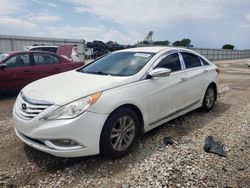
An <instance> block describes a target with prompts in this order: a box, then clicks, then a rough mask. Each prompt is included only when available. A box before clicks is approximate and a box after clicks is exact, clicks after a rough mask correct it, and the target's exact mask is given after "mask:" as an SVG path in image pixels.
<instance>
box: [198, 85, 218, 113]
mask: <svg viewBox="0 0 250 188" xmlns="http://www.w3.org/2000/svg"><path fill="white" fill-rule="evenodd" d="M215 100H216V90H215V88H214V87H213V86H212V85H210V86H209V87H208V88H207V91H206V93H205V96H204V99H203V103H202V107H201V110H202V111H203V112H208V111H210V110H212V109H213V107H214V103H215Z"/></svg>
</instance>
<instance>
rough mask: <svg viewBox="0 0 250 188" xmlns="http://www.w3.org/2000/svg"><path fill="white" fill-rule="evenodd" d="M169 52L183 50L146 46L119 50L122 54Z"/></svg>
mask: <svg viewBox="0 0 250 188" xmlns="http://www.w3.org/2000/svg"><path fill="white" fill-rule="evenodd" d="M162 50H164V51H170V50H183V48H177V47H169V46H148V47H136V48H128V49H124V50H120V51H123V52H149V53H158V52H160V51H162Z"/></svg>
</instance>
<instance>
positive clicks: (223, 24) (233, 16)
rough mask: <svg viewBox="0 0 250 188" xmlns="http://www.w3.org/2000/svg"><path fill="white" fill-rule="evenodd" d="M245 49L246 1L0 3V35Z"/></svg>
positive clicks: (249, 42)
mask: <svg viewBox="0 0 250 188" xmlns="http://www.w3.org/2000/svg"><path fill="white" fill-rule="evenodd" d="M149 31H154V35H153V40H154V41H157V40H169V41H170V42H174V41H176V40H181V39H183V38H189V39H191V41H192V44H193V45H194V47H202V48H221V47H222V46H223V45H224V44H226V43H230V44H233V45H235V47H236V48H237V49H250V0H175V1H174V0H0V34H7V35H22V36H37V37H57V38H70V39H84V40H86V41H93V40H102V41H104V42H107V41H110V40H112V41H116V42H118V43H120V44H135V43H136V42H137V41H142V40H143V39H144V38H145V36H146V35H147V33H148V32H149Z"/></svg>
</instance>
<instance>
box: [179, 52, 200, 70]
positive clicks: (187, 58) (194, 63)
mask: <svg viewBox="0 0 250 188" xmlns="http://www.w3.org/2000/svg"><path fill="white" fill-rule="evenodd" d="M181 54H182V57H183V60H184V62H185V65H186V68H187V69H189V68H194V67H199V66H201V61H200V58H199V57H198V56H196V55H194V54H190V53H181Z"/></svg>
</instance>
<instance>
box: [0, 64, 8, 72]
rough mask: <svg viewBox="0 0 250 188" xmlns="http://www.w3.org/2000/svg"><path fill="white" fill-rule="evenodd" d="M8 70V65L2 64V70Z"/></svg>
mask: <svg viewBox="0 0 250 188" xmlns="http://www.w3.org/2000/svg"><path fill="white" fill-rule="evenodd" d="M6 68H7V65H6V64H4V63H3V64H0V69H1V70H2V71H4V70H5V69H6Z"/></svg>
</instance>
